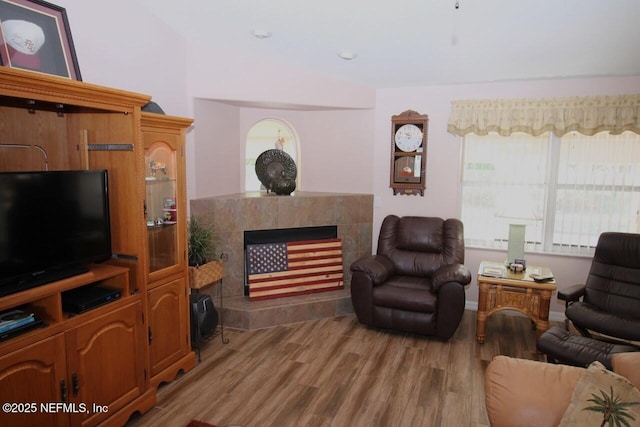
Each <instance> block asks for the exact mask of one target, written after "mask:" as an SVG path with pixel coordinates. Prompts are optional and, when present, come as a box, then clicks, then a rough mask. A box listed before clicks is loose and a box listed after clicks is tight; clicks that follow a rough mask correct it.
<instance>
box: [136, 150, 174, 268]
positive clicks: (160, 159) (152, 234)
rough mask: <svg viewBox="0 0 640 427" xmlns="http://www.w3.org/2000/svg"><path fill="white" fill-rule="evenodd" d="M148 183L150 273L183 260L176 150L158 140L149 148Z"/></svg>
mask: <svg viewBox="0 0 640 427" xmlns="http://www.w3.org/2000/svg"><path fill="white" fill-rule="evenodd" d="M145 162H146V166H145V171H146V174H145V184H146V204H145V214H146V219H147V235H148V245H149V247H148V248H149V273H153V272H155V271H158V270H162V269H165V268H168V267H171V266H174V265H177V264H178V263H179V260H178V235H179V233H178V226H177V223H178V215H180V214H183V215H184V212H179V210H178V209H177V204H176V201H177V200H178V198H177V197H178V194H177V191H178V186H177V178H178V170H177V166H178V163H177V160H176V150H175V149H174V148H173V147H171V145H169V144H168V143H167V142H164V141H156V142H153V143H152V144H150V145H149V146H147V147H146V149H145Z"/></svg>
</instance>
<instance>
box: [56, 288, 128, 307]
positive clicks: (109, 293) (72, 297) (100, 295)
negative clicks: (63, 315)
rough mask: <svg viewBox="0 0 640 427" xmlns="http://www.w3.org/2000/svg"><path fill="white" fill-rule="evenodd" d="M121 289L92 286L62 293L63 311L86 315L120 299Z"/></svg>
mask: <svg viewBox="0 0 640 427" xmlns="http://www.w3.org/2000/svg"><path fill="white" fill-rule="evenodd" d="M120 295H121V292H120V289H114V288H108V287H105V286H98V285H90V286H83V287H81V288H76V289H72V290H70V291H66V292H63V293H62V309H63V310H64V311H66V312H69V313H76V314H79V313H84V312H85V311H87V310H91V309H92V308H96V307H100V306H101V305H104V304H107V303H109V302H111V301H115V300H117V299H118V298H120Z"/></svg>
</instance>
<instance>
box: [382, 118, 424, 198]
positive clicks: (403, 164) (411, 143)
mask: <svg viewBox="0 0 640 427" xmlns="http://www.w3.org/2000/svg"><path fill="white" fill-rule="evenodd" d="M428 124H429V116H427V115H426V114H420V113H417V112H416V111H413V110H407V111H405V112H404V113H402V114H398V115H396V116H392V117H391V174H390V185H389V186H390V187H391V188H392V189H393V194H394V195H396V194H409V195H411V194H419V195H421V196H424V190H425V188H426V187H427V185H426V179H425V178H426V166H427V133H428Z"/></svg>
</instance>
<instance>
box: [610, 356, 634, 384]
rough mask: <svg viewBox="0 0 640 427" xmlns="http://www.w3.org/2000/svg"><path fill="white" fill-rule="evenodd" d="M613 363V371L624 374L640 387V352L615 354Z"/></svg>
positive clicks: (612, 359)
mask: <svg viewBox="0 0 640 427" xmlns="http://www.w3.org/2000/svg"><path fill="white" fill-rule="evenodd" d="M611 365H612V366H613V372H615V373H616V374H618V375H622V376H623V377H625V378H626V379H628V380H629V381H630V382H631V384H633V385H634V386H636V388H638V389H640V352H634V353H618V354H614V355H613V357H612V358H611Z"/></svg>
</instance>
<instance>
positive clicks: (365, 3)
mask: <svg viewBox="0 0 640 427" xmlns="http://www.w3.org/2000/svg"><path fill="white" fill-rule="evenodd" d="M136 1H138V3H140V4H141V5H143V6H144V7H145V8H148V9H149V10H150V11H151V12H152V13H154V14H155V15H157V16H158V17H159V18H160V19H161V20H163V21H165V22H166V23H167V24H168V25H169V26H170V27H172V28H174V29H175V30H176V31H177V32H178V33H179V34H182V35H184V37H185V38H186V39H187V40H194V41H198V42H202V43H204V44H212V45H214V44H222V45H224V46H226V47H228V48H230V49H233V50H238V51H240V52H243V53H245V54H250V55H253V56H256V57H265V58H267V59H269V60H272V61H277V62H279V63H281V64H292V65H296V66H302V67H306V68H309V69H312V70H315V71H316V72H321V73H324V74H328V75H331V76H335V77H339V78H342V79H345V80H348V81H353V82H357V83H361V84H365V85H368V86H371V87H375V88H387V87H402V86H423V85H434V84H455V83H476V82H489V81H503V80H521V79H546V78H568V77H593V76H624V75H640V24H638V17H640V1H638V0H511V1H507V0H459V8H457V9H456V7H455V5H456V0H394V1H392V0H319V1H313V2H312V1H308V0H306V1H305V0H215V1H214V0H182V1H180V2H176V1H175V0H136ZM253 30H262V31H268V32H271V34H272V36H271V37H270V38H266V39H258V38H256V37H254V36H253V35H252V31H253ZM341 50H351V51H354V52H357V57H356V58H355V59H352V60H344V59H342V58H340V57H338V52H339V51H341Z"/></svg>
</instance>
